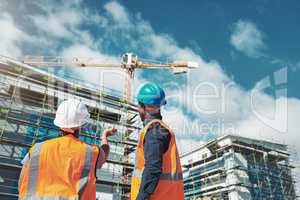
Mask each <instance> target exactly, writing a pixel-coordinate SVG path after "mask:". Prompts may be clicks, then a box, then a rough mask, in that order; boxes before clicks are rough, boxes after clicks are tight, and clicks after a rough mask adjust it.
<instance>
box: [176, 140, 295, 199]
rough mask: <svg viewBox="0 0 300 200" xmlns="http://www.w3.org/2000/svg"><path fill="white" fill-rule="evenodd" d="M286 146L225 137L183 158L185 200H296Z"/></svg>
mask: <svg viewBox="0 0 300 200" xmlns="http://www.w3.org/2000/svg"><path fill="white" fill-rule="evenodd" d="M289 156H290V154H289V152H288V148H287V146H286V145H283V144H278V143H273V142H268V141H263V140H255V139H250V138H246V137H241V136H238V135H225V136H221V137H219V138H217V139H214V140H212V141H210V142H208V143H206V144H204V145H202V146H201V147H199V148H197V149H195V150H193V151H191V152H189V153H186V154H183V155H182V156H181V162H182V166H183V178H184V192H185V199H186V200H200V199H201V200H204V199H215V200H221V199H222V200H223V199H228V200H243V199H244V200H294V199H297V195H296V193H295V181H294V177H293V175H292V170H293V168H294V167H293V166H292V165H291V164H290V161H289Z"/></svg>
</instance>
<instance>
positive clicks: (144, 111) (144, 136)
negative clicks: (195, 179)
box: [130, 83, 184, 200]
mask: <svg viewBox="0 0 300 200" xmlns="http://www.w3.org/2000/svg"><path fill="white" fill-rule="evenodd" d="M137 99H138V103H139V113H140V117H141V119H142V121H143V124H144V128H143V129H142V131H141V132H140V137H139V141H138V146H137V150H136V151H137V152H136V161H135V168H134V172H133V175H132V183H131V194H130V200H148V199H151V200H183V199H184V189H183V180H182V171H181V164H180V160H179V155H178V150H177V146H176V140H175V134H174V132H173V131H172V130H171V129H170V128H169V127H168V126H167V125H166V124H165V123H164V122H163V121H162V116H161V112H160V108H161V106H163V105H165V104H166V100H165V92H164V91H163V90H162V89H161V88H160V87H159V86H158V85H156V84H154V83H146V84H144V85H143V86H142V87H141V89H140V90H139V93H138V97H137Z"/></svg>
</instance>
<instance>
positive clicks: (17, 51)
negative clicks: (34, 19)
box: [0, 13, 29, 57]
mask: <svg viewBox="0 0 300 200" xmlns="http://www.w3.org/2000/svg"><path fill="white" fill-rule="evenodd" d="M0 27H1V31H0V44H1V46H0V55H4V56H11V57H18V56H20V55H21V54H22V50H21V48H20V46H19V45H20V43H21V42H22V41H25V40H28V39H29V36H28V34H27V33H25V32H23V31H22V30H20V29H19V28H18V27H17V26H16V24H15V23H14V21H13V19H12V17H11V16H10V15H9V14H7V13H1V14H0Z"/></svg>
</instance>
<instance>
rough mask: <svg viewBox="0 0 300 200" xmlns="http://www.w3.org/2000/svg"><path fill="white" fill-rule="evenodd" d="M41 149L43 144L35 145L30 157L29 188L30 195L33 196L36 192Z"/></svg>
mask: <svg viewBox="0 0 300 200" xmlns="http://www.w3.org/2000/svg"><path fill="white" fill-rule="evenodd" d="M41 148H42V143H37V144H35V145H34V147H33V150H32V152H31V155H30V157H31V159H30V167H29V182H28V187H27V194H28V195H33V194H34V192H35V188H36V182H37V176H38V169H39V158H40V152H41Z"/></svg>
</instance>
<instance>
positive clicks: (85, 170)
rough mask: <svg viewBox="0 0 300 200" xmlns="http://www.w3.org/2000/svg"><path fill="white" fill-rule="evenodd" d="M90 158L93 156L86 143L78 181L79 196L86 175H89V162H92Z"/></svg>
mask: <svg viewBox="0 0 300 200" xmlns="http://www.w3.org/2000/svg"><path fill="white" fill-rule="evenodd" d="M92 158H93V149H92V146H90V145H87V147H86V152H85V159H84V165H83V171H82V173H81V177H80V183H79V197H81V196H82V194H83V191H84V189H85V186H86V184H87V182H88V176H89V172H90V168H91V164H92Z"/></svg>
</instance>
